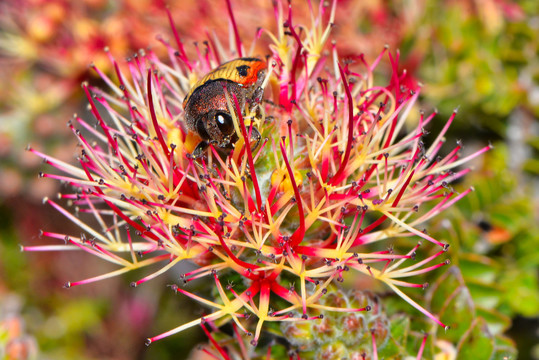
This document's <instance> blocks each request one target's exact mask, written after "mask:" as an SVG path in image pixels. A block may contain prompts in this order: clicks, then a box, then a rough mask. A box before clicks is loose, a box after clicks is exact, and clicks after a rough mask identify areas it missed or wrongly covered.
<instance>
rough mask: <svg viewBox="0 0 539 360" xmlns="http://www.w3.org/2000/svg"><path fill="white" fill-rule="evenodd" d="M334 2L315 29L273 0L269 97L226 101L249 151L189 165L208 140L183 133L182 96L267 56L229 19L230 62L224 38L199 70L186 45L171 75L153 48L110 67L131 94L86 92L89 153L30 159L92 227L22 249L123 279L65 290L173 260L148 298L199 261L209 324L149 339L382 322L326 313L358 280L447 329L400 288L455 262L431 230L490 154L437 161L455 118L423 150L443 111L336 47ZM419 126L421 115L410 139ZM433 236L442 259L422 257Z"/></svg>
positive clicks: (210, 47)
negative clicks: (230, 329) (225, 69)
mask: <svg viewBox="0 0 539 360" xmlns="http://www.w3.org/2000/svg"><path fill="white" fill-rule="evenodd" d="M335 4H336V2H335V1H334V2H333V4H331V5H330V6H328V5H327V4H326V3H325V2H321V5H320V7H319V9H313V8H311V13H312V23H311V25H310V26H304V25H298V24H296V23H295V21H294V18H293V16H292V7H291V6H289V8H288V9H285V8H283V6H282V4H281V3H280V2H276V3H275V15H276V21H277V31H276V33H270V32H268V31H265V30H261V31H260V33H259V35H260V36H267V37H269V39H270V40H271V42H272V44H271V45H270V47H269V51H270V52H271V54H270V55H268V56H267V61H268V71H267V75H266V78H265V79H264V83H263V87H264V88H265V96H264V101H263V102H262V103H261V104H254V103H253V104H247V105H245V108H243V109H242V108H240V107H239V105H238V102H237V99H235V97H234V96H228V97H227V100H228V104H229V108H230V109H231V110H232V109H233V108H236V111H230V113H231V114H238V115H237V116H236V115H234V116H233V120H234V127H235V129H236V134H237V135H238V138H239V140H238V141H237V142H236V143H235V146H234V148H233V149H232V150H230V151H229V152H224V151H222V150H221V149H218V148H215V147H213V146H210V147H209V149H208V151H207V153H206V154H205V156H204V157H201V158H198V159H194V158H193V157H192V156H190V153H191V152H192V151H193V149H194V148H195V146H196V145H197V141H198V140H199V139H198V137H197V136H196V134H193V133H190V132H188V131H187V130H186V127H185V125H184V123H183V121H182V119H183V117H184V112H183V107H182V101H183V99H184V97H185V95H186V94H187V93H188V92H189V90H190V88H191V87H192V86H193V85H194V84H195V83H196V82H197V80H198V79H200V78H201V77H202V76H204V74H205V73H207V72H208V71H210V70H211V69H213V68H215V67H217V66H218V65H219V64H221V63H223V62H225V61H227V60H231V59H234V58H237V57H242V56H257V55H259V54H256V53H252V52H249V51H246V48H255V47H254V46H250V47H244V45H243V43H242V42H241V40H240V36H239V34H238V31H237V28H236V27H235V26H234V24H235V22H234V17H233V14H232V12H230V22H231V28H232V31H233V34H232V36H231V39H232V40H231V42H230V46H229V48H228V50H227V47H226V46H225V45H224V44H222V43H221V42H219V40H218V39H217V38H214V37H212V38H210V39H208V41H207V42H205V46H206V47H205V49H204V51H201V52H198V57H197V58H195V59H191V58H189V57H188V56H187V54H186V51H185V47H184V45H183V43H182V42H181V41H180V37H179V35H178V33H177V32H174V38H175V40H176V48H175V47H173V46H172V45H171V44H169V43H168V42H166V41H165V40H161V41H162V43H163V45H164V46H165V47H166V49H167V51H168V54H169V61H168V62H166V63H165V62H162V61H160V60H159V58H158V56H157V55H156V54H155V53H154V52H152V51H144V52H142V51H141V52H140V53H139V54H137V55H136V56H134V57H132V58H130V59H128V61H127V63H126V64H125V65H124V64H119V63H117V62H116V60H115V59H114V58H113V57H112V56H110V59H111V62H112V64H113V67H114V68H115V69H116V77H117V79H118V80H117V82H115V81H113V80H112V79H110V78H109V77H108V76H107V75H106V74H105V73H103V72H101V71H100V70H99V69H98V68H97V67H96V68H95V71H97V72H98V74H99V75H100V76H101V77H102V78H103V80H104V81H105V82H106V83H107V84H108V85H109V87H110V90H111V91H110V92H107V91H103V90H101V89H99V88H96V87H93V86H90V85H88V84H86V83H85V84H83V89H84V91H85V93H86V94H87V97H88V101H89V104H90V109H91V112H92V114H93V117H94V118H95V120H96V121H97V126H96V127H94V124H93V122H89V121H87V120H85V119H83V118H81V117H79V116H77V115H75V116H74V117H73V119H72V121H70V123H69V127H70V129H71V130H72V131H73V133H74V135H75V136H76V137H77V139H78V142H79V144H80V148H81V149H80V155H79V157H78V162H79V164H78V166H74V165H71V164H68V163H65V162H62V161H60V160H57V159H54V158H51V157H49V156H47V155H46V154H43V153H41V152H39V151H37V150H35V149H30V151H31V152H33V153H34V154H36V155H38V156H39V157H41V158H43V159H44V160H45V161H46V163H47V164H50V165H52V166H53V167H55V168H56V169H58V170H60V171H61V173H57V172H51V173H42V174H41V176H42V177H47V178H53V179H57V180H59V181H62V182H65V183H67V184H68V185H69V186H71V187H72V188H73V191H72V192H67V193H62V194H60V195H59V198H60V199H62V200H65V201H67V203H68V204H70V205H71V206H73V207H74V208H75V210H76V214H72V213H71V212H70V211H68V210H66V209H65V207H64V206H62V205H61V202H59V201H55V200H53V199H46V200H45V201H46V203H47V204H49V205H50V206H52V207H53V208H55V209H57V210H58V211H60V212H61V213H62V214H64V215H65V216H66V218H68V219H69V220H71V221H72V222H74V223H75V224H77V225H78V226H80V228H81V229H82V231H83V232H82V233H81V234H80V236H75V235H69V234H60V233H51V232H47V231H44V232H43V236H44V237H47V238H51V239H57V240H59V241H63V242H65V244H61V245H43V246H26V247H24V249H25V250H27V251H42V250H68V249H73V248H78V249H80V250H83V251H86V252H88V253H89V254H92V255H94V256H98V257H100V258H101V259H103V260H105V261H108V262H110V263H112V264H115V265H116V266H118V269H117V270H115V271H113V272H111V273H107V274H103V275H99V276H96V277H92V278H89V279H86V280H82V281H74V282H69V283H67V284H66V286H67V287H70V286H75V285H80V284H87V283H91V282H94V281H97V280H103V279H106V278H110V277H113V276H118V275H121V274H124V273H127V272H130V271H132V270H135V269H140V268H145V267H148V266H150V265H153V264H161V267H160V268H159V270H158V271H155V272H153V273H151V274H149V275H147V276H145V277H144V278H142V279H140V280H138V281H136V282H134V283H133V284H132V285H133V286H138V285H141V284H143V283H144V282H146V281H148V280H151V279H153V278H155V277H157V276H159V275H162V274H163V273H165V272H166V271H167V270H170V269H171V268H173V267H175V266H176V265H177V264H178V263H179V262H181V261H183V260H188V261H191V262H193V263H195V264H197V265H198V268H197V269H196V270H194V271H191V272H189V273H187V274H184V275H183V276H182V278H181V280H182V282H183V283H184V284H187V283H189V282H190V281H192V280H194V279H199V278H203V277H208V278H210V279H211V281H212V283H213V287H214V292H213V294H212V297H202V296H199V295H196V294H193V293H191V292H189V291H188V290H187V288H184V287H183V284H181V285H171V288H172V289H173V290H174V291H175V292H178V293H181V294H184V295H185V296H187V297H190V298H192V299H194V300H196V301H199V302H200V303H201V304H203V305H205V306H207V307H209V308H211V309H212V311H210V312H209V313H208V314H207V315H205V316H203V317H200V318H197V319H194V320H192V321H190V322H188V323H186V324H183V325H181V326H179V327H177V328H175V329H172V330H170V331H168V332H165V333H163V334H161V335H158V336H154V337H152V338H150V339H149V343H150V342H153V341H156V340H159V339H162V338H163V337H166V336H169V335H172V334H175V333H178V332H180V331H182V330H184V329H187V328H189V327H192V326H196V325H200V324H204V323H206V322H211V323H215V324H217V325H221V324H223V323H225V322H229V321H233V322H234V323H235V326H237V327H238V328H239V329H241V330H242V331H243V332H245V333H248V334H252V335H253V338H252V340H251V344H253V345H256V344H257V342H258V340H259V338H260V335H261V332H262V330H263V328H264V323H266V322H281V323H283V322H300V321H309V320H311V321H320V319H321V318H323V313H324V312H326V311H335V312H346V313H356V312H361V311H369V310H371V306H370V305H368V304H366V303H365V304H359V303H357V304H354V305H350V306H349V305H347V304H346V303H344V302H341V303H340V304H337V305H336V304H334V303H331V302H328V301H327V300H326V298H327V297H328V296H330V295H331V290H330V291H328V289H332V284H334V283H336V282H342V281H343V280H344V278H345V277H349V276H356V275H359V276H366V277H369V278H372V279H375V280H378V281H380V282H381V283H383V284H385V285H386V286H387V287H388V288H389V289H391V290H392V291H393V292H394V293H396V294H397V295H398V296H400V297H401V298H402V299H403V300H405V301H406V302H408V303H409V304H410V305H412V306H413V307H415V308H416V309H418V310H419V311H421V312H422V313H424V314H425V315H426V316H428V317H430V318H431V319H432V320H433V321H435V322H437V323H438V324H439V325H440V326H442V327H445V326H446V325H445V324H443V323H442V322H441V321H439V320H438V319H437V318H436V317H435V316H434V315H432V314H431V313H429V312H428V311H427V310H426V309H425V308H423V307H422V306H421V305H420V304H418V303H417V302H416V301H414V300H413V299H412V298H411V297H409V296H408V295H407V294H406V293H405V291H404V290H403V289H406V288H409V287H416V288H424V287H425V286H426V285H425V284H421V283H420V284H417V283H414V282H413V280H409V278H413V277H414V276H416V275H419V274H423V273H427V272H429V271H432V270H434V269H437V268H439V267H441V266H444V265H446V264H448V260H446V259H441V258H443V257H444V256H443V255H444V253H445V252H446V251H447V249H448V245H447V244H445V243H443V242H441V241H439V240H437V239H434V238H432V237H431V236H429V235H428V234H427V233H426V232H425V231H424V230H422V225H423V224H424V223H425V222H426V221H428V220H429V219H431V218H432V217H433V216H436V215H437V214H439V213H440V212H442V211H443V210H444V209H446V208H448V207H450V206H451V205H452V204H453V203H455V202H456V201H458V200H459V199H461V198H462V197H463V196H465V195H466V194H467V193H468V192H469V191H471V189H468V190H466V191H464V192H462V193H457V192H455V191H454V190H453V189H452V188H451V187H450V185H449V184H450V183H451V181H454V180H456V179H459V178H460V177H462V176H463V175H465V174H466V173H467V172H468V171H469V169H466V168H465V169H461V170H455V169H457V168H458V167H459V166H460V165H462V164H464V163H466V162H467V161H468V160H469V159H471V158H473V157H475V156H478V155H480V154H481V153H483V152H485V151H487V149H488V147H485V148H483V149H481V150H479V151H477V152H476V153H474V154H472V155H469V156H467V157H464V158H460V154H459V150H460V149H461V145H460V144H458V143H457V145H456V147H455V148H454V149H453V150H451V151H450V152H449V153H448V154H447V155H445V156H438V153H439V151H440V149H441V147H442V144H443V143H444V140H445V139H444V134H445V133H446V131H447V129H448V127H449V126H450V124H451V122H452V121H453V119H454V117H455V116H456V112H455V113H453V115H452V116H451V117H450V118H449V119H448V120H447V122H446V124H445V126H444V128H443V130H442V131H441V133H440V134H438V136H437V137H436V138H435V139H434V141H433V142H432V145H430V146H426V145H425V144H424V143H423V140H422V139H423V137H424V136H425V135H426V131H425V130H424V127H425V126H427V125H428V124H429V123H430V122H431V121H433V119H434V117H435V113H432V114H430V115H424V114H423V113H422V112H419V113H418V112H417V109H416V104H417V99H418V96H419V91H420V88H419V87H418V86H417V85H416V83H415V81H414V80H413V79H411V78H410V77H409V76H407V74H406V72H405V71H403V72H401V71H399V68H398V60H399V55H398V52H397V53H396V54H391V53H390V52H389V51H388V50H387V49H386V48H384V49H383V51H382V52H381V53H380V55H379V56H378V57H377V58H376V59H375V60H374V61H373V62H371V63H368V62H367V61H366V60H365V57H364V56H361V55H360V56H355V57H350V58H346V59H344V60H342V59H340V58H339V54H338V50H337V46H336V45H328V40H329V39H330V33H331V29H332V26H333V23H334V14H335ZM229 9H230V7H229ZM386 56H388V58H389V64H390V71H391V77H390V79H389V81H388V84H387V85H378V84H377V83H378V80H377V82H376V83H375V79H374V75H373V72H374V71H375V69H377V68H378V67H379V66H380V64H381V63H382V59H384V58H385V57H386ZM416 115H417V116H416ZM412 117H416V118H418V120H417V124H416V125H415V127H413V128H412V129H411V130H409V129H407V127H409V126H410V124H409V119H410V118H412ZM253 126H254V127H256V128H257V129H258V131H259V132H260V133H261V134H262V141H261V143H260V144H259V146H252V144H250V142H249V141H245V139H249V138H250V136H249V134H248V132H249V129H250V128H252V127H253ZM424 209H425V210H424ZM93 224H95V225H93ZM397 238H412V239H413V238H415V239H420V240H421V241H420V242H418V241H417V240H415V241H413V240H410V241H411V242H412V241H413V243H412V244H410V246H409V249H408V251H405V252H403V253H398V252H397V251H395V250H393V249H392V248H391V247H390V246H389V245H390V244H388V242H389V241H392V240H394V239H397ZM424 241H426V242H430V243H432V244H434V245H435V247H438V250H437V251H435V252H434V253H433V254H432V255H431V256H428V257H426V258H424V259H416V250H417V249H418V248H419V247H420V246H421V242H424ZM380 244H382V245H380ZM414 244H416V245H414ZM352 274H354V275H352ZM231 279H235V281H234V282H233V283H232V280H231ZM213 296H214V297H213ZM253 315H254V316H253ZM254 318H256V320H255V321H254V324H253V319H254Z"/></svg>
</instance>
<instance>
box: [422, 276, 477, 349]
mask: <svg viewBox="0 0 539 360" xmlns="http://www.w3.org/2000/svg"><path fill="white" fill-rule="evenodd" d="M427 301H428V303H429V304H430V309H431V310H432V311H433V312H434V314H437V315H438V316H439V317H440V320H441V321H442V322H443V323H444V324H446V325H449V326H450V327H451V329H450V331H447V332H445V334H443V335H441V336H440V337H441V338H443V339H446V340H449V341H452V342H456V341H458V340H459V339H460V338H461V337H462V335H463V334H464V333H465V332H467V331H468V330H469V328H470V326H471V323H472V320H473V318H474V317H475V306H474V303H473V300H472V297H471V295H470V291H469V290H468V288H467V287H466V285H465V283H464V279H463V278H462V274H461V273H460V270H459V269H458V268H457V267H454V266H453V267H451V268H450V269H449V270H448V271H447V272H446V273H445V274H444V275H443V276H441V277H440V278H439V279H438V280H437V281H436V282H435V283H434V285H433V286H432V287H431V290H430V291H429V292H428V294H427Z"/></svg>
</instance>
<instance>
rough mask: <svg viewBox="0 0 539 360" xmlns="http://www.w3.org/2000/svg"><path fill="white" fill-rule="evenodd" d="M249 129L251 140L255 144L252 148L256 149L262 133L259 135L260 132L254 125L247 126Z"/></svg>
mask: <svg viewBox="0 0 539 360" xmlns="http://www.w3.org/2000/svg"><path fill="white" fill-rule="evenodd" d="M249 131H250V132H251V141H253V140H254V141H256V143H255V146H253V150H256V148H257V147H258V145H260V139H262V135H260V132H259V131H258V129H257V128H256V127H254V126H249Z"/></svg>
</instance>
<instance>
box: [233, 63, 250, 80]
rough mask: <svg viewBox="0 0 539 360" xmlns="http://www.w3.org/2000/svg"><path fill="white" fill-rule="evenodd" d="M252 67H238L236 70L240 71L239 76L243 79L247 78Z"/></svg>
mask: <svg viewBox="0 0 539 360" xmlns="http://www.w3.org/2000/svg"><path fill="white" fill-rule="evenodd" d="M250 68H251V67H250V66H249V65H241V66H238V67H236V70H238V74H240V76H241V77H245V76H247V75H248V74H249V69H250Z"/></svg>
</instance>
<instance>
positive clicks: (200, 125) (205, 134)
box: [196, 119, 210, 140]
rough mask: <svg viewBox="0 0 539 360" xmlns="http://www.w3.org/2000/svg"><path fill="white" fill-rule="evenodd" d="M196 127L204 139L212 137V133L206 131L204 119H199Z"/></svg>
mask: <svg viewBox="0 0 539 360" xmlns="http://www.w3.org/2000/svg"><path fill="white" fill-rule="evenodd" d="M196 127H197V133H198V135H199V136H200V137H201V138H202V139H204V140H207V139H209V138H210V135H208V132H207V131H206V125H205V124H204V120H202V119H199V120H198V121H197V123H196Z"/></svg>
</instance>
